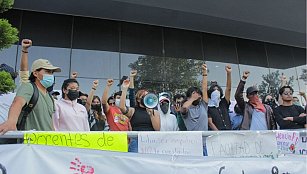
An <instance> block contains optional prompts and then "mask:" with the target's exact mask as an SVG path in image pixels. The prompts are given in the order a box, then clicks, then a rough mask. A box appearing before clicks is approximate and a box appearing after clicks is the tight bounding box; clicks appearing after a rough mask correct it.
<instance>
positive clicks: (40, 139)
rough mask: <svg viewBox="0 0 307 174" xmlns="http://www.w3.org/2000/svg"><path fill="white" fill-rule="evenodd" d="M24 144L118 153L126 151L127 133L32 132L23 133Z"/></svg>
mask: <svg viewBox="0 0 307 174" xmlns="http://www.w3.org/2000/svg"><path fill="white" fill-rule="evenodd" d="M24 143H25V144H28V143H29V144H40V145H51V146H66V147H76V148H87V149H98V150H110V151H119V152H127V151H128V142H127V133H125V132H123V133H117V132H99V133H98V132H97V133H96V132H95V133H83V132H80V133H77V132H71V133H68V132H67V133H63V132H32V133H25V135H24Z"/></svg>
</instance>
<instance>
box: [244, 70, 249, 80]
mask: <svg viewBox="0 0 307 174" xmlns="http://www.w3.org/2000/svg"><path fill="white" fill-rule="evenodd" d="M249 74H250V72H249V71H244V72H243V79H247V77H248V76H249Z"/></svg>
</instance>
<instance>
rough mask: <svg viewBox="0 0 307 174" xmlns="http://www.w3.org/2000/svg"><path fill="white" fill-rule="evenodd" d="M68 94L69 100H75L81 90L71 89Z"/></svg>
mask: <svg viewBox="0 0 307 174" xmlns="http://www.w3.org/2000/svg"><path fill="white" fill-rule="evenodd" d="M66 95H67V97H68V99H69V100H71V101H73V100H76V99H77V98H78V97H79V91H77V90H71V89H69V90H68V94H66Z"/></svg>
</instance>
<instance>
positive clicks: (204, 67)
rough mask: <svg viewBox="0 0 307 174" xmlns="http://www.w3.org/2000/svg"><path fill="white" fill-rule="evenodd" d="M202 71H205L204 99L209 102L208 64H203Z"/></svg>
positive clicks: (203, 83)
mask: <svg viewBox="0 0 307 174" xmlns="http://www.w3.org/2000/svg"><path fill="white" fill-rule="evenodd" d="M202 72H203V80H202V91H203V101H204V102H205V103H208V101H209V99H208V92H207V91H208V86H207V84H208V79H207V77H208V73H207V65H206V64H203V65H202Z"/></svg>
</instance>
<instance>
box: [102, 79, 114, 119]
mask: <svg viewBox="0 0 307 174" xmlns="http://www.w3.org/2000/svg"><path fill="white" fill-rule="evenodd" d="M113 83H114V80H113V79H108V80H107V85H106V88H104V91H103V95H102V98H101V103H102V104H103V105H105V108H104V111H105V113H107V112H109V103H108V102H107V101H108V96H109V91H110V88H111V86H112V85H113Z"/></svg>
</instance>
